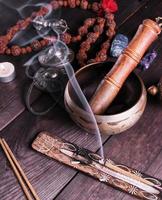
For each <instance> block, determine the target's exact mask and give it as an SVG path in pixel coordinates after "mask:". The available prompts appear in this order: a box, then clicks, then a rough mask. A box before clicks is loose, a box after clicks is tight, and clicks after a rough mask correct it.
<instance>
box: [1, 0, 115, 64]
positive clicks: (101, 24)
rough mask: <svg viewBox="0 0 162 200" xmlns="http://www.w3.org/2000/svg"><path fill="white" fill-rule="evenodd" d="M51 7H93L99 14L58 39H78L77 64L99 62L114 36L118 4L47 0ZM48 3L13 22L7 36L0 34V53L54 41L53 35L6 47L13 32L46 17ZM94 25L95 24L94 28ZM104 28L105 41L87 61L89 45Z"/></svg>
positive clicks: (17, 52) (18, 52)
mask: <svg viewBox="0 0 162 200" xmlns="http://www.w3.org/2000/svg"><path fill="white" fill-rule="evenodd" d="M49 6H52V9H53V10H57V9H59V8H61V7H70V8H75V7H80V8H81V9H84V10H87V9H89V10H92V11H94V12H96V13H97V15H101V17H99V16H97V17H95V18H88V19H86V20H85V21H84V24H83V26H81V27H80V28H79V29H78V35H75V36H72V35H71V34H69V33H67V32H66V33H63V34H62V35H61V40H62V41H63V42H65V43H66V44H70V43H76V42H79V41H81V44H80V49H79V51H78V53H77V60H78V62H79V64H80V65H84V64H85V63H87V62H99V61H105V60H106V59H107V52H108V49H109V46H110V41H111V39H112V37H113V36H114V35H115V27H116V23H115V21H114V14H113V12H115V11H116V10H117V4H116V2H115V1H114V0H103V1H102V2H101V3H98V2H94V3H89V2H88V1H87V0H57V1H56V0H53V1H51V2H50V3H49ZM48 11H49V9H48V6H43V7H41V8H40V10H39V11H37V12H33V13H32V14H31V16H30V17H28V18H26V19H23V20H20V21H18V22H17V23H16V25H14V26H12V27H11V28H10V29H9V30H8V32H7V34H6V35H3V36H0V54H7V55H13V56H19V55H23V54H27V53H31V52H32V51H39V50H40V49H42V48H44V47H45V46H47V45H49V44H50V43H52V42H54V40H55V38H54V37H49V38H48V39H47V38H44V39H40V40H35V41H33V42H32V43H31V44H30V45H27V46H23V47H20V46H19V45H13V46H11V47H9V43H10V41H11V40H12V39H13V37H14V36H15V35H16V33H17V32H19V31H21V30H24V29H26V28H27V27H28V26H29V25H30V24H31V23H32V21H33V19H34V18H35V17H38V16H45V15H46V14H47V13H48ZM93 26H94V27H93ZM90 27H93V31H92V32H88V31H89V28H90ZM103 31H105V33H106V36H107V40H106V41H105V42H104V43H102V45H101V48H100V50H99V52H98V53H97V54H96V57H95V58H94V59H91V60H89V61H88V56H87V52H88V51H89V50H90V49H91V46H92V44H94V43H95V42H96V40H97V39H98V38H99V37H100V36H101V34H102V33H103ZM85 35H87V38H86V39H85V41H82V38H83V36H85Z"/></svg>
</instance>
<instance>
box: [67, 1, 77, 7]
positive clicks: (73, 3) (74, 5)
mask: <svg viewBox="0 0 162 200" xmlns="http://www.w3.org/2000/svg"><path fill="white" fill-rule="evenodd" d="M68 4H69V6H70V8H75V7H76V0H68Z"/></svg>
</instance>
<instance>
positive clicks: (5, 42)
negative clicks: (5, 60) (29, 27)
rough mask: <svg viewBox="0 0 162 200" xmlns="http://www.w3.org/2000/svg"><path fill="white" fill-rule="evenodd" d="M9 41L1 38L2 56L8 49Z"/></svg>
mask: <svg viewBox="0 0 162 200" xmlns="http://www.w3.org/2000/svg"><path fill="white" fill-rule="evenodd" d="M7 43H8V39H7V38H6V37H5V36H1V37H0V54H4V52H5V50H6V48H7Z"/></svg>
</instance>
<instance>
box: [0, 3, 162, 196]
mask: <svg viewBox="0 0 162 200" xmlns="http://www.w3.org/2000/svg"><path fill="white" fill-rule="evenodd" d="M5 2H6V3H7V2H10V3H11V5H21V3H20V2H19V1H16V0H13V1H9V0H6V1H5ZM23 2H24V1H23ZM39 2H40V1H39ZM147 2H149V3H148V4H146V3H147ZM14 3H15V4H14ZM118 3H119V8H120V9H119V12H118V13H117V17H116V19H117V24H118V26H120V24H122V23H123V22H125V21H126V23H123V24H122V26H121V27H120V32H122V33H126V34H128V35H129V37H131V36H132V35H133V34H134V32H135V30H136V28H137V27H138V25H139V23H141V21H142V20H143V19H144V18H146V17H154V16H157V15H160V13H161V10H162V6H161V3H160V0H156V1H151V0H150V1H145V0H143V1H139V0H134V1H132V2H131V3H130V1H129V0H118ZM2 4H3V3H2V2H1V4H0V9H1V11H3V12H0V18H1V17H2V16H3V17H5V18H6V21H7V23H6V21H2V20H0V25H1V27H2V29H1V30H0V32H1V33H3V32H4V30H6V28H7V27H8V26H10V25H12V24H14V23H15V22H16V21H17V19H18V17H19V16H20V15H19V14H18V13H17V12H15V11H14V10H13V9H10V10H5V9H7V6H4V5H2ZM144 5H147V8H144ZM139 9H140V10H139ZM138 10H139V11H138ZM70 12H71V11H70ZM8 13H9V14H8ZM134 13H136V14H135V16H133V14H134ZM75 14H76V13H75V12H73V14H72V15H73V16H75ZM65 15H66V17H67V15H68V14H66V12H65ZM13 16H14V17H13ZM81 16H84V17H86V15H85V13H81V14H78V15H77V20H79V18H80V17H81ZM71 23H72V26H74V25H75V23H74V21H72V22H71ZM76 24H77V23H76ZM74 29H75V27H74ZM161 48H162V47H159V48H158V53H159V56H158V58H157V59H156V62H155V65H154V67H152V68H151V69H150V70H148V71H147V72H146V73H145V75H144V79H145V80H146V83H147V84H149V83H150V82H151V81H150V80H153V79H154V78H155V79H157V78H158V77H159V76H160V73H161V71H160V69H161V68H160V63H161V58H160V53H161V52H162V49H161ZM6 59H7V60H8V61H12V62H13V63H15V64H16V71H17V75H18V77H17V79H16V80H15V81H14V82H12V84H6V85H5V84H0V94H1V95H0V105H1V106H2V107H1V106H0V130H2V128H3V127H6V128H5V129H4V130H2V131H1V133H0V136H3V137H4V138H5V139H6V140H7V142H8V143H9V145H10V147H11V149H12V150H13V152H14V154H15V156H16V158H17V159H18V161H19V162H20V164H21V166H22V168H23V169H24V171H25V173H26V174H27V176H28V178H29V180H30V181H31V183H32V185H33V186H34V187H35V189H36V190H37V191H38V194H39V195H40V197H41V199H42V200H52V199H54V198H55V197H56V199H60V200H68V199H70V200H73V199H78V200H82V199H86V200H87V199H90V200H100V199H103V200H104V199H110V200H111V199H112V200H116V199H119V200H120V199H121V198H126V197H125V196H124V195H123V193H120V192H117V191H116V190H113V189H110V188H107V186H106V188H105V187H104V184H98V183H97V182H96V181H95V180H93V179H91V178H89V177H87V176H84V175H81V174H79V175H77V172H76V171H75V170H73V169H71V168H68V167H66V166H64V165H61V164H59V163H57V162H55V161H53V160H50V159H48V158H46V157H45V156H42V155H40V154H37V153H35V152H34V151H33V150H32V149H31V147H30V145H31V143H32V141H33V139H34V138H35V137H36V134H37V133H38V132H40V131H42V130H47V131H50V132H54V133H56V134H57V135H58V136H60V137H63V138H66V139H67V140H69V141H72V142H75V143H77V144H78V145H80V146H84V147H86V148H89V149H90V150H92V151H95V150H97V146H96V144H95V141H96V139H95V138H94V136H92V135H88V134H85V132H84V131H82V130H80V129H79V128H78V127H76V125H74V123H73V122H72V121H71V120H70V118H69V117H68V115H67V114H66V112H65V111H64V110H62V109H60V108H56V109H54V110H53V111H52V112H51V113H49V115H47V116H45V117H41V118H40V117H35V116H33V115H31V114H30V113H28V112H27V111H25V112H24V110H25V107H24V102H23V90H24V84H25V83H26V79H25V76H24V68H22V67H21V66H22V64H23V63H24V62H25V60H27V57H24V58H21V59H17V58H12V59H10V58H9V57H4V56H1V57H0V61H6ZM21 113H22V114H21ZM20 114H21V115H20ZM18 116H19V117H18ZM13 120H14V121H13ZM11 121H13V122H12V123H11V124H10V125H9V123H10V122H11ZM150 124H152V126H150ZM7 125H8V126H7ZM155 127H156V128H155ZM160 128H161V111H160V106H158V105H156V104H150V105H148V108H147V111H146V113H145V115H144V116H143V118H142V120H141V121H140V122H139V123H138V124H137V125H136V126H135V127H134V128H132V129H131V130H129V131H127V132H126V133H123V134H121V135H119V136H115V137H114V138H112V139H111V140H110V142H109V143H107V145H106V147H105V153H106V155H107V156H108V157H111V158H113V159H114V160H116V161H118V162H121V163H124V164H127V165H129V166H130V167H134V168H138V169H140V170H142V171H144V170H145V169H147V168H149V165H150V164H151V163H152V161H153V160H154V159H155V158H156V156H157V155H158V153H159V152H160V150H161V146H162V145H161V136H160V134H159V130H160ZM151 131H152V132H151ZM157 135H158V139H157ZM132 136H133V137H132ZM106 139H107V138H105V137H104V138H103V141H106ZM134 146H136V148H134ZM121 149H122V150H121ZM148 150H149V151H148ZM146 152H147V154H146ZM145 154H146V155H145ZM132 155H134V157H133V156H132ZM159 162H160V159H159V160H157V163H159ZM157 165H158V164H157ZM159 167H160V166H159ZM151 173H154V172H150V174H151ZM156 175H157V176H158V172H157V174H156ZM0 176H1V179H0V199H1V200H11V199H14V200H24V199H25V197H24V195H23V193H22V191H21V189H20V188H19V185H18V183H17V181H16V179H15V177H14V175H13V173H12V171H11V169H10V166H9V164H8V163H7V161H6V160H5V157H4V155H3V154H2V152H0ZM74 177H75V178H76V179H75V178H74ZM66 186H67V187H66ZM76 186H77V187H76ZM64 188H65V190H64ZM120 197H121V198H120ZM127 198H128V199H131V198H130V197H127Z"/></svg>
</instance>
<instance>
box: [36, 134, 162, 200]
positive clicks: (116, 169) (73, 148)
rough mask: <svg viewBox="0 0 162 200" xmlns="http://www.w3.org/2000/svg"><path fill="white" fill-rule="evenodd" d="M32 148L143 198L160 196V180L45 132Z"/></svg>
mask: <svg viewBox="0 0 162 200" xmlns="http://www.w3.org/2000/svg"><path fill="white" fill-rule="evenodd" d="M32 147H33V148H34V149H35V150H36V151H38V152H41V153H43V154H45V155H47V156H49V157H51V158H53V159H55V160H57V161H59V162H62V163H64V164H66V165H68V166H70V167H73V168H75V169H77V170H79V171H81V172H84V173H86V174H88V175H90V176H92V177H94V178H97V179H98V180H99V181H100V182H103V183H105V184H107V185H110V186H112V187H115V188H117V189H120V190H122V191H125V192H127V193H129V194H131V195H134V196H136V197H138V198H141V199H145V200H160V199H162V181H161V180H158V179H156V178H154V177H151V176H148V175H145V174H143V173H140V172H138V171H137V170H135V169H131V168H129V167H127V166H124V165H118V164H115V163H114V162H113V161H110V160H103V158H101V157H100V156H99V155H97V154H96V153H94V152H91V151H89V150H88V149H84V148H81V147H78V146H77V145H76V144H73V143H70V142H68V141H66V140H63V139H61V138H59V137H57V136H55V135H53V134H52V136H51V135H49V133H47V132H42V133H40V134H39V135H38V136H37V138H36V140H35V141H34V142H33V144H32Z"/></svg>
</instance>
